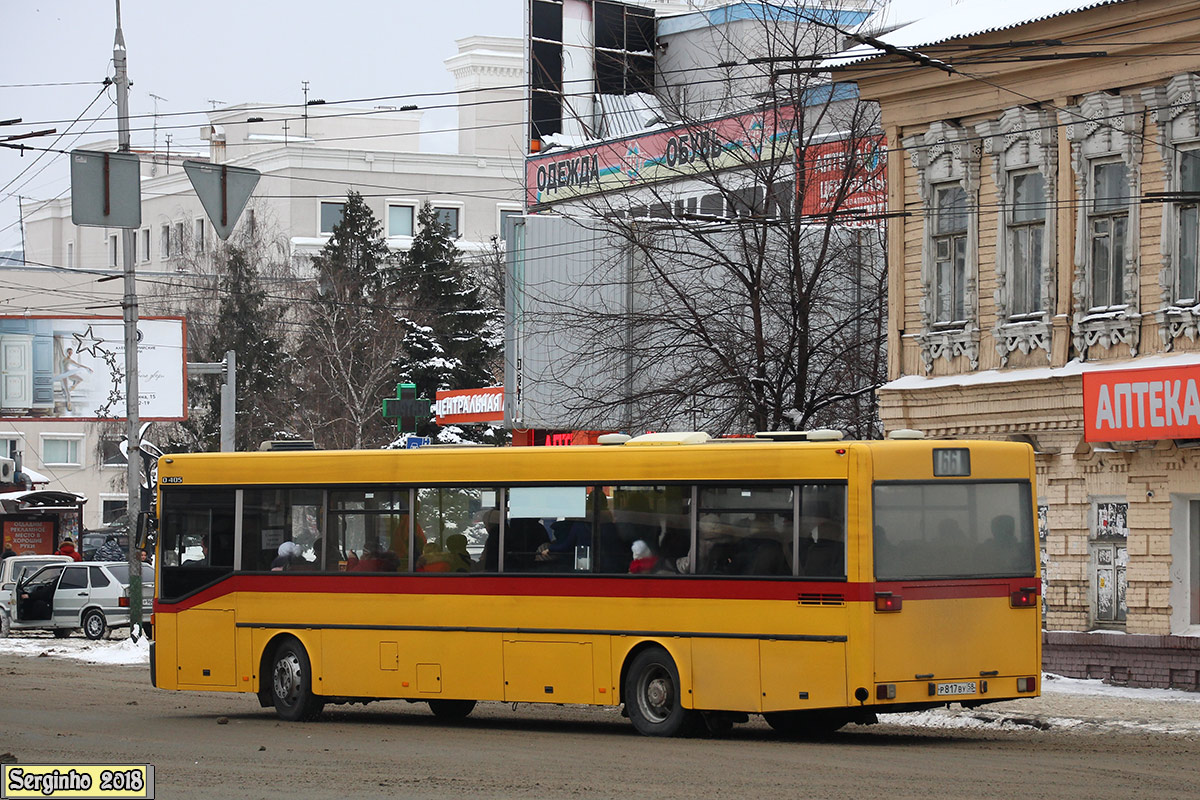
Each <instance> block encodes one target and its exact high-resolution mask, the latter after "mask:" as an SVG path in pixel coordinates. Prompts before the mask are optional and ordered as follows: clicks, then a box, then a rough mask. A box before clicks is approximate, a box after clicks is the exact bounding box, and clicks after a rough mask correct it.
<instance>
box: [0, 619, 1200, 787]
mask: <svg viewBox="0 0 1200 800" xmlns="http://www.w3.org/2000/svg"><path fill="white" fill-rule="evenodd" d="M147 658H148V649H147V648H146V646H145V641H144V640H143V641H142V642H139V643H137V644H135V643H133V642H131V641H129V640H128V639H111V640H107V641H100V642H88V641H85V640H83V639H77V638H72V639H67V640H58V639H53V638H51V637H49V636H46V637H42V636H40V635H32V636H18V637H13V638H11V639H5V640H0V686H2V687H3V689H2V693H0V697H2V698H3V699H2V700H0V759H3V760H10V761H12V760H15V761H17V762H23V763H35V762H40V763H62V764H75V763H118V764H119V763H150V764H154V765H155V768H156V783H157V787H158V792H157V796H159V797H163V798H192V797H196V798H199V797H206V798H207V797H263V798H277V797H278V798H285V797H286V798H289V800H302V799H303V798H323V797H417V798H427V797H428V798H448V797H466V796H470V797H484V798H487V797H495V798H521V800H533V799H535V798H543V797H544V798H562V797H612V798H621V799H622V800H628V798H630V797H652V798H687V799H688V800H707V798H723V797H737V798H742V797H763V798H777V797H779V798H782V797H821V798H826V797H829V798H832V797H842V796H851V795H852V796H854V797H857V798H870V797H881V798H882V797H886V798H888V800H903V799H904V798H921V800H927V798H928V797H929V796H930V795H931V794H933V793H936V794H937V795H939V796H940V797H952V798H958V797H961V798H993V797H994V798H1011V797H1017V796H1020V797H1022V798H1024V799H1026V800H1027V799H1029V798H1039V797H1045V798H1088V800H1093V798H1099V797H1127V796H1136V797H1145V798H1160V797H1162V798H1165V797H1195V796H1197V788H1196V775H1197V771H1196V770H1197V766H1196V765H1197V764H1200V695H1197V694H1189V693H1185V692H1174V691H1162V690H1137V689H1122V688H1118V687H1108V686H1104V685H1103V684H1100V683H1098V682H1096V681H1076V680H1070V679H1065V678H1053V677H1052V676H1047V677H1046V679H1045V680H1044V683H1043V685H1044V689H1045V695H1044V696H1043V697H1041V698H1036V699H1031V700H1025V701H1019V702H1012V703H1003V704H997V705H991V706H984V707H982V708H980V709H976V710H974V711H967V710H963V709H960V708H958V707H957V706H956V707H954V708H953V709H950V710H938V711H935V712H924V713H921V714H904V715H897V716H891V717H884V718H883V719H884V722H883V723H881V724H879V725H874V726H849V727H847V728H846V729H844V730H843V731H842V732H840V733H838V734H836V735H834V736H831V737H829V738H827V739H824V740H821V741H814V742H789V741H781V740H779V739H777V738H775V737H774V736H773V735H772V733H771V731H770V729H768V728H767V727H766V726H765V725H764V724H763V723H762V722H761V721H758V720H755V721H752V722H751V723H750V724H747V725H739V726H737V727H736V728H735V729H734V731H733V733H731V734H730V735H729V736H728V737H727V738H724V739H716V740H713V739H671V740H651V739H645V738H642V737H639V736H637V735H636V734H635V733H633V730H632V728H631V726H630V725H629V723H628V721H627V720H625V719H623V718H622V717H621V716H620V714H619V712H617V711H613V710H599V709H584V708H578V707H571V706H565V707H564V706H520V707H519V708H517V709H516V710H513V709H512V708H511V707H509V706H507V705H503V704H499V703H491V704H481V705H480V706H479V708H478V709H477V710H476V712H475V713H474V714H473V715H472V717H471V718H470V719H469V720H468V721H466V722H465V723H463V724H461V725H447V724H444V723H440V722H435V721H434V719H433V718H432V717H431V716H430V714H429V712H428V709H427V708H426V707H425V706H424V705H423V704H407V703H403V702H390V703H376V704H372V705H369V706H366V707H365V708H364V707H362V706H353V707H333V708H332V710H331V711H329V712H328V713H327V714H326V715H325V718H324V720H323V721H321V722H317V723H311V724H289V723H281V722H279V721H278V720H277V719H276V718H275V716H274V713H273V712H271V711H268V710H266V709H260V708H259V707H258V704H257V702H256V700H255V699H254V698H253V697H250V696H248V695H226V694H203V693H180V692H160V691H157V690H155V689H152V688H151V687H150V686H149V671H148V668H147V666H146V661H147Z"/></svg>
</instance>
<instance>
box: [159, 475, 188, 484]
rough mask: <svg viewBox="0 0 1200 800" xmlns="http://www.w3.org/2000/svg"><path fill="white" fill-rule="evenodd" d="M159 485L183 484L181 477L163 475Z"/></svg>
mask: <svg viewBox="0 0 1200 800" xmlns="http://www.w3.org/2000/svg"><path fill="white" fill-rule="evenodd" d="M160 482H161V483H183V476H182V475H164V476H163V478H162V481H160Z"/></svg>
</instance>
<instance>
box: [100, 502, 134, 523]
mask: <svg viewBox="0 0 1200 800" xmlns="http://www.w3.org/2000/svg"><path fill="white" fill-rule="evenodd" d="M128 505H129V501H128V500H127V499H122V500H118V499H116V498H113V499H111V500H109V499H107V498H105V497H101V498H100V523H101V524H102V525H113V524H115V523H116V522H117V521H118V520H120V519H121V518H122V517H124V516H125V508H126V507H127V506H128Z"/></svg>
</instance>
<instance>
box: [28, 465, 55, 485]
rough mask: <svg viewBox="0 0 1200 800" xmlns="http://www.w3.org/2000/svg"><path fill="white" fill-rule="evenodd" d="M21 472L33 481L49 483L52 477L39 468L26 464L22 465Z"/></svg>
mask: <svg viewBox="0 0 1200 800" xmlns="http://www.w3.org/2000/svg"><path fill="white" fill-rule="evenodd" d="M21 474H22V475H24V476H25V477H27V478H29V480H30V482H32V483H49V482H50V479H49V478H47V477H46V476H45V475H43V474H42V473H40V472H38V471H37V470H32V469H30V468H29V467H26V466H24V465H22V466H21Z"/></svg>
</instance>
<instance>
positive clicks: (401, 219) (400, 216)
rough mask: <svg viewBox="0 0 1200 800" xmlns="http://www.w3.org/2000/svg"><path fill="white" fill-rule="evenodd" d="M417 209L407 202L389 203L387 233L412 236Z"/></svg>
mask: <svg viewBox="0 0 1200 800" xmlns="http://www.w3.org/2000/svg"><path fill="white" fill-rule="evenodd" d="M414 213H415V209H414V208H413V207H412V206H411V205H409V204H407V203H388V207H387V235H388V236H412V235H413V216H414Z"/></svg>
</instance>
